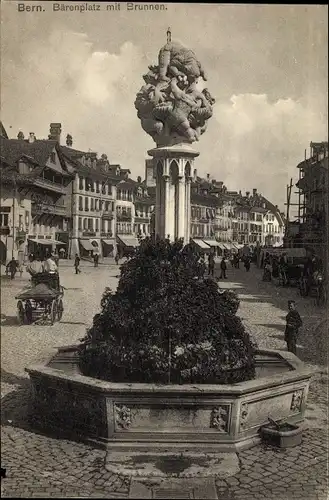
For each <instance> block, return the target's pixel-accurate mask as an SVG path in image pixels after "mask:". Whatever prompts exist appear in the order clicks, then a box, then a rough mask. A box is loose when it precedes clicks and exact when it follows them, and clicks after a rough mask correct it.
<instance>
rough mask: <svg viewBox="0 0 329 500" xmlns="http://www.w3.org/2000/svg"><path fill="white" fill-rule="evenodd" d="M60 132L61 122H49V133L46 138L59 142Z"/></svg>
mask: <svg viewBox="0 0 329 500" xmlns="http://www.w3.org/2000/svg"><path fill="white" fill-rule="evenodd" d="M61 132H62V124H61V123H51V124H50V134H49V135H48V139H50V140H51V141H57V142H58V143H59V144H60V142H61Z"/></svg>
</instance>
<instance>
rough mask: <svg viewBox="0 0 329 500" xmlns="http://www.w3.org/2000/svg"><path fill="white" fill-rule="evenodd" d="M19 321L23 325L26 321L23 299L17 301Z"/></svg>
mask: <svg viewBox="0 0 329 500" xmlns="http://www.w3.org/2000/svg"><path fill="white" fill-rule="evenodd" d="M17 321H18V324H19V325H23V324H24V323H25V311H24V306H23V302H22V301H21V300H19V301H18V302H17Z"/></svg>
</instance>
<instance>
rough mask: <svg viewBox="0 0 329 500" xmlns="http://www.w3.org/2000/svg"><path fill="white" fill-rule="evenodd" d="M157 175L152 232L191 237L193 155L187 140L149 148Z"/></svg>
mask: <svg viewBox="0 0 329 500" xmlns="http://www.w3.org/2000/svg"><path fill="white" fill-rule="evenodd" d="M148 154H149V155H150V156H152V157H153V159H154V160H153V161H154V168H155V178H156V214H155V234H156V235H158V236H159V237H160V238H167V237H169V239H170V241H174V240H175V239H176V238H183V239H184V243H185V244H187V243H189V239H190V193H191V179H192V169H193V163H194V158H196V157H197V156H199V153H198V152H197V151H195V150H194V149H192V147H191V146H190V145H189V144H184V143H182V144H176V145H174V146H164V147H158V148H155V149H151V150H150V151H148Z"/></svg>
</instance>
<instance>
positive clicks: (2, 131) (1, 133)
mask: <svg viewBox="0 0 329 500" xmlns="http://www.w3.org/2000/svg"><path fill="white" fill-rule="evenodd" d="M0 136H1V137H4V138H5V139H8V135H7V132H6V129H5V127H4V126H3V123H2V122H1V121H0Z"/></svg>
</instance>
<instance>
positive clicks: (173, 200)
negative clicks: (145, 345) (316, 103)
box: [27, 30, 312, 475]
mask: <svg viewBox="0 0 329 500" xmlns="http://www.w3.org/2000/svg"><path fill="white" fill-rule="evenodd" d="M200 79H203V80H206V77H205V72H204V70H203V68H202V66H201V64H200V62H199V61H198V60H197V58H196V56H195V54H194V52H192V51H191V50H189V49H187V48H185V47H183V46H182V45H181V44H179V43H177V42H172V41H171V33H170V31H169V30H168V33H167V43H166V45H165V46H164V47H163V48H162V49H161V50H160V52H159V60H158V65H156V66H150V67H149V71H148V73H147V74H146V75H144V81H145V85H144V86H143V87H142V88H141V90H140V91H139V92H138V94H137V97H136V101H135V107H136V109H137V112H138V113H137V114H138V117H139V119H140V121H141V125H142V128H143V130H144V131H145V132H146V133H148V134H149V135H150V136H151V137H152V138H153V140H154V141H155V143H156V147H155V148H154V149H151V150H150V151H149V154H150V155H151V156H152V157H153V158H154V172H155V176H156V180H157V187H156V193H157V194H156V197H157V198H156V233H157V234H158V235H159V236H160V237H162V238H163V237H167V235H170V238H171V239H174V238H176V237H183V238H184V239H185V242H188V241H189V237H190V235H189V227H190V221H189V218H190V212H189V210H190V208H189V207H190V182H191V169H192V165H193V161H194V158H195V157H196V156H198V154H199V153H198V152H197V151H195V150H194V149H192V147H191V144H192V143H193V142H195V141H197V140H198V139H199V138H200V136H201V135H202V134H203V133H204V132H205V130H206V128H207V121H208V119H209V118H210V117H211V116H212V105H213V104H214V99H213V98H212V97H211V95H210V94H209V92H208V91H207V90H202V91H200V90H199V89H198V80H200ZM27 372H28V374H29V376H30V379H31V386H32V397H31V415H33V419H34V421H35V423H37V424H38V425H40V426H41V427H43V428H52V429H53V428H55V429H67V430H68V431H69V432H74V433H76V434H78V435H79V436H80V437H81V438H83V439H85V440H87V441H90V442H97V443H101V444H103V445H105V446H109V449H110V450H111V453H110V454H109V457H111V456H112V457H113V456H114V455H113V453H114V451H115V450H119V451H120V452H121V453H122V454H123V456H125V455H126V453H127V451H128V450H133V451H134V453H138V452H141V450H143V456H144V455H145V453H146V452H145V450H147V452H149V451H150V450H153V452H159V451H161V450H168V449H169V450H170V451H172V452H173V451H176V452H184V451H185V450H190V451H194V452H195V451H196V452H198V453H199V452H207V453H209V452H212V451H213V452H216V453H218V452H221V453H226V452H235V451H237V450H239V449H241V448H246V447H250V446H254V445H255V444H256V443H257V442H259V441H260V429H261V428H262V427H263V426H264V424H266V423H267V422H268V417H271V418H272V419H274V420H276V421H278V420H281V419H289V422H291V423H296V422H301V421H303V419H304V413H305V408H306V400H307V394H308V387H309V382H310V378H311V375H312V372H311V371H310V370H309V369H308V368H307V367H306V366H305V365H304V364H303V363H302V362H301V361H300V360H299V359H298V358H297V357H296V356H294V355H293V354H291V353H287V352H281V351H271V350H262V351H258V352H257V353H256V377H255V379H254V380H247V381H244V382H239V383H234V384H225V385H218V384H217V385H216V384H213V385H207V384H182V385H173V384H172V385H169V384H168V385H160V384H154V383H115V382H107V381H102V380H98V379H95V378H93V377H90V376H85V375H82V373H81V372H80V371H79V369H78V360H77V346H69V347H64V348H61V349H59V350H58V352H57V354H56V355H54V356H52V358H51V359H50V360H49V362H48V363H47V364H44V365H39V366H32V367H29V368H27ZM113 460H114V461H112V462H111V458H109V468H110V469H111V470H114V469H115V467H118V462H116V460H117V459H115V458H114V459H113ZM236 464H238V460H237V458H236ZM121 465H122V464H121ZM236 466H237V467H238V465H236ZM225 467H226V466H225ZM225 467H224V466H223V468H222V473H223V474H224V473H225V470H224V469H225ZM226 469H227V470H228V468H226ZM127 470H128V473H131V468H130V469H129V467H128V469H127ZM234 470H236V468H235V469H234ZM121 472H122V470H121ZM191 474H192V475H193V474H194V472H191ZM226 474H228V475H229V472H226Z"/></svg>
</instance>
